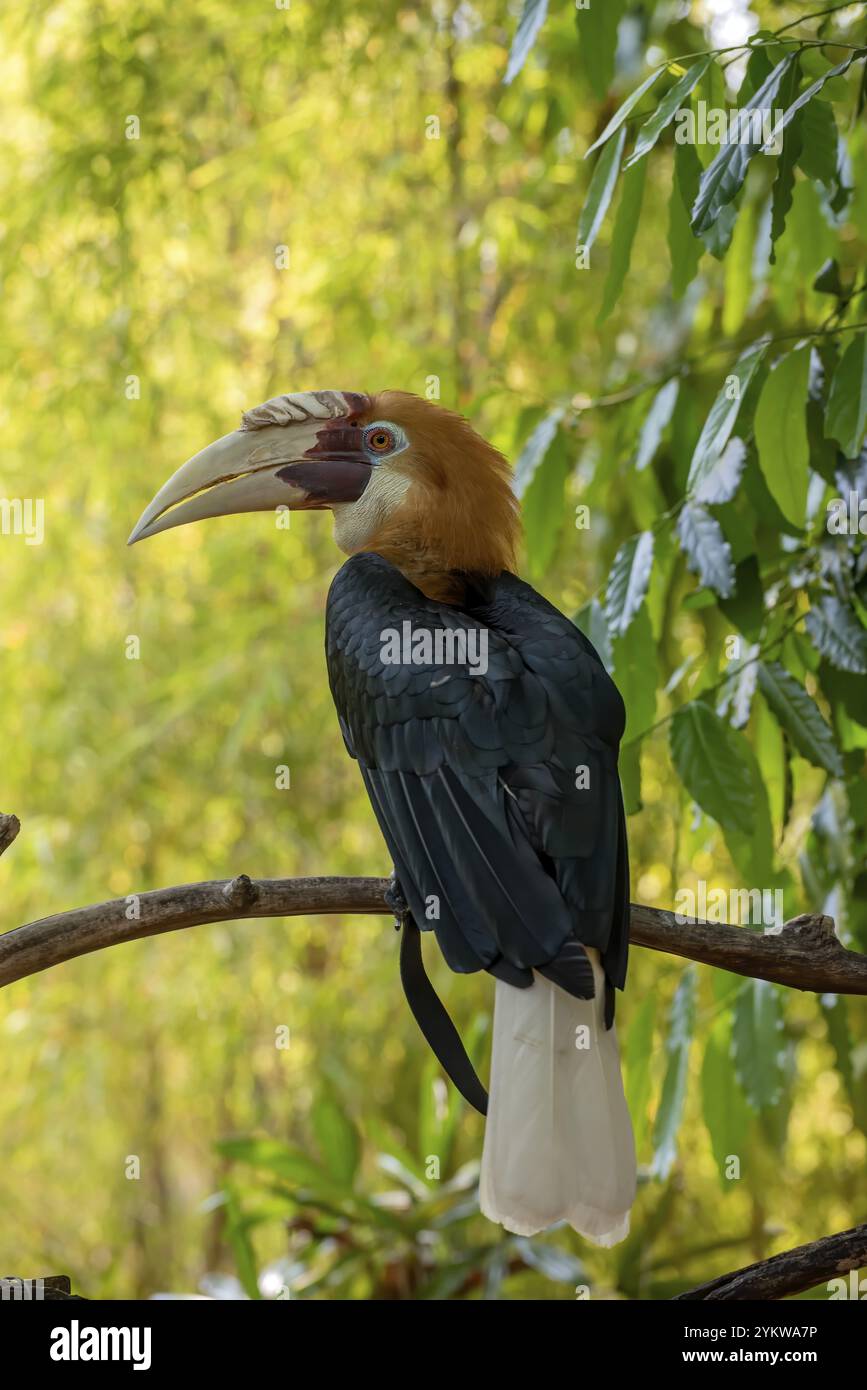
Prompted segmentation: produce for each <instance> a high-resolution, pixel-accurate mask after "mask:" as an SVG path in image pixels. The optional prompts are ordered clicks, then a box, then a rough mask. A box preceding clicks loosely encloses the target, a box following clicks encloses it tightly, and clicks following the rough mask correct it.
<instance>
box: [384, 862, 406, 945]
mask: <svg viewBox="0 0 867 1390" xmlns="http://www.w3.org/2000/svg"><path fill="white" fill-rule="evenodd" d="M385 901H386V902H387V903H388V906H389V907H390V909H391V911H392V912H393V913H394V929H395V931H400V929H401V927H402V926H403V924H404V922H405V921H406V919H407V917H408V916H409V903H408V902H407V900H406V898H405V897H404V896H403V889H402V888H401V886H400V883H399V882H398V879H397V874H395V873H392V874H391V876H390V881H389V885H388V888H387V889H386V892H385Z"/></svg>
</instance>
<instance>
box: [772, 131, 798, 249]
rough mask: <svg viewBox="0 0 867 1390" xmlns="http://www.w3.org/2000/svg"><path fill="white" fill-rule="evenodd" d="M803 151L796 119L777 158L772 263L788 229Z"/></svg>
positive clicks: (773, 204)
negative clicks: (798, 166)
mask: <svg viewBox="0 0 867 1390" xmlns="http://www.w3.org/2000/svg"><path fill="white" fill-rule="evenodd" d="M800 153H801V120H800V118H797V119H795V120H794V121H793V122H792V124H791V125H790V126H789V129H788V130H787V131H786V132H785V134H784V135H783V148H782V151H781V153H780V156H779V158H778V160H777V177H776V178H775V180H774V190H773V193H772V195H771V255H770V261H771V265H774V264H775V263H776V259H777V253H776V249H775V248H776V244H777V242H778V241H779V239H780V237H781V236H782V235H783V232H784V231H785V229H786V218H787V217H788V215H789V211H790V209H791V206H792V195H793V193H794V190H795V165H796V164H797V162H798V157H799V155H800Z"/></svg>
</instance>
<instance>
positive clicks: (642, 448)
mask: <svg viewBox="0 0 867 1390" xmlns="http://www.w3.org/2000/svg"><path fill="white" fill-rule="evenodd" d="M679 390H680V380H679V378H678V377H676V376H673V377H671V378H670V380H669V381H667V382H666V383H665V385H664V386H662V387H660V389H659V390H658V391H657V393H656V395H655V396H654V398H653V400H652V401H651V403H650V409H649V410H648V412H647V414H646V415H645V417H644V422H643V424H642V426H641V433H640V434H639V436H638V448H637V450H636V453H635V468H636V471H637V472H639V473H640V472H641V471H642V470H643V469H645V468H646V467H647V465H648V464H649V463H650V461H651V459H652V458H653V456H654V454H655V453H656V451H657V449H658V448H659V445H660V441H661V439H662V436H663V434H664V433H665V431H666V429H667V428H668V425H669V423H670V421H671V417H672V415H673V413H674V407H675V405H676V404H677V393H678V391H679Z"/></svg>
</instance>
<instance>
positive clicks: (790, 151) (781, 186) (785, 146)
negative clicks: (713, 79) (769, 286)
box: [738, 49, 803, 265]
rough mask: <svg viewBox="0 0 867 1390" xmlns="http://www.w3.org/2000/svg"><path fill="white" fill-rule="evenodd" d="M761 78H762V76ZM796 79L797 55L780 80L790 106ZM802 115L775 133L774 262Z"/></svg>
mask: <svg viewBox="0 0 867 1390" xmlns="http://www.w3.org/2000/svg"><path fill="white" fill-rule="evenodd" d="M767 51H768V50H767V49H765V50H760V49H756V50H755V52H754V53H753V55H752V58H751V59H750V63H752V62H753V61H754V60H755V59H756V57H757V56H758V54H759V53H760V52H763V56H764V55H766V54H767ZM779 56H780V55H779V54H775V57H774V61H775V62H776V61H778V58H779ZM765 61H766V62H767V64H768V67H770V66H771V63H770V59H769V58H767V57H766V58H765ZM761 80H764V77H763V78H762V79H761ZM799 81H800V59H796V61H795V62H794V63H793V64H792V66H791V68H790V69H789V71H788V73H787V75H786V80H785V82H783V84H782V86H781V88H780V97H781V100H782V102H783V106H784V107H786V106H789V105H790V104H791V101H792V98H793V97H794V95H795V92H796V91H797V89H798V83H799ZM738 95H739V99H741V100H742V99H743V96H744V95H745V93H744V91H743V88H741V92H740V93H739V94H738ZM802 119H803V117H802V115H800V114H799V115H798V116H796V117H795V119H794V120H793V121H792V122H791V124H790V126H789V129H788V130H787V131H786V132H785V134H784V135H782V136H779V135H778V136H777V139H778V140H779V141H780V143H781V146H782V148H781V149H780V153H779V157H778V159H777V177H776V178H775V180H774V189H773V193H772V194H771V251H770V262H771V265H774V264H775V262H776V251H775V249H774V248H775V245H776V243H777V242H778V241H779V239H780V237H781V236H782V235H783V231H784V229H785V226H786V218H787V217H788V215H789V209H790V208H791V206H792V195H793V193H794V189H795V164H796V163H797V160H798V156H799V154H800V153H801V123H802Z"/></svg>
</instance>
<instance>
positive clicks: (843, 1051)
mask: <svg viewBox="0 0 867 1390" xmlns="http://www.w3.org/2000/svg"><path fill="white" fill-rule="evenodd" d="M819 1004H820V1006H821V1009H822V1014H823V1016H824V1019H825V1022H826V1024H827V1026H828V1038H829V1040H830V1042H831V1046H832V1047H833V1049H834V1056H835V1058H836V1061H837V1070H838V1071H839V1073H840V1075H841V1077H842V1078H843V1084H844V1086H845V1088H846V1094H847V1096H848V1097H849V1103H850V1105H851V1106H852V1118H853V1119H854V1121H855V1123H856V1125H857V1126H858V1128H859V1129H860V1130H861V1132H862V1134H867V1069H864V1067H863V1064H862V1067H861V1068H859V1067H858V1066H857V1065H856V1056H855V1055H854V1049H853V1047H852V1033H851V1030H850V1027H849V1006H848V1001H847V1000H846V998H845V996H844V995H841V994H823V995H820V997H819ZM862 1046H863V1044H862ZM859 1051H860V1049H859ZM859 1060H860V1058H859Z"/></svg>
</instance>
